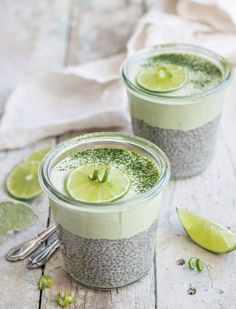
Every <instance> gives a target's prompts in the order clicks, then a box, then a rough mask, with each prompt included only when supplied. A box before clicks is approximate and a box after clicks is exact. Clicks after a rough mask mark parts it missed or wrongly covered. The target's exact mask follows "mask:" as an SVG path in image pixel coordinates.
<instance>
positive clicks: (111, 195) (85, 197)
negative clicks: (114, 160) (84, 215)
mask: <svg viewBox="0 0 236 309" xmlns="http://www.w3.org/2000/svg"><path fill="white" fill-rule="evenodd" d="M106 169H107V166H106V165H105V164H86V165H83V166H80V167H78V168H77V169H75V170H74V171H72V172H71V174H70V175H69V177H68V179H67V183H66V188H67V191H68V193H69V195H70V196H71V197H72V198H74V199H75V200H79V201H83V202H92V203H102V202H103V203H104V202H112V201H115V200H117V199H119V198H121V197H122V196H124V195H125V194H126V193H127V192H128V190H129V188H130V179H129V177H128V176H127V175H126V174H125V173H124V172H122V171H120V170H119V169H117V168H110V169H109V173H108V177H107V179H105V178H106V177H104V175H105V171H106ZM97 171H99V172H98V173H97ZM97 174H100V175H101V177H99V175H97ZM93 176H94V177H93ZM96 176H98V177H96ZM99 179H100V180H99ZM104 179H105V181H103V180H104Z"/></svg>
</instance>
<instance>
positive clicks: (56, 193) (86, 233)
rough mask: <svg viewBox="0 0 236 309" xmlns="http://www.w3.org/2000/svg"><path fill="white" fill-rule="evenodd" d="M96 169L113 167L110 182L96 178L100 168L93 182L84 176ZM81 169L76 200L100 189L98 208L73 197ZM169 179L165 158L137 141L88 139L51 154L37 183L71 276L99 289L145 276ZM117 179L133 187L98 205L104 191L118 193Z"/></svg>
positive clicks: (104, 136)
mask: <svg viewBox="0 0 236 309" xmlns="http://www.w3.org/2000/svg"><path fill="white" fill-rule="evenodd" d="M98 164H99V166H103V165H105V166H109V171H108V176H107V177H108V178H107V179H105V181H103V180H104V177H102V178H98V179H96V180H95V175H96V174H97V172H96V171H97V170H94V173H93V175H92V176H91V175H89V174H88V175H87V174H86V175H85V174H84V173H85V172H84V168H85V167H89V168H91V166H98ZM81 169H82V171H83V177H85V178H86V179H85V182H84V181H81V180H80V182H78V183H76V188H77V187H78V188H79V193H78V194H79V196H86V199H89V197H91V194H90V193H89V192H92V196H93V197H94V191H93V190H94V188H98V190H99V191H98V192H99V195H98V196H99V198H100V199H98V200H97V201H96V202H91V201H90V202H86V201H85V200H83V201H82V200H78V199H76V198H74V196H73V197H72V191H71V187H70V186H69V185H68V184H70V180H71V177H72V176H74V175H75V173H78V172H79V173H80V171H81ZM118 170H119V172H121V173H120V174H117V171H118ZM114 173H115V174H114ZM169 174H170V170H169V163H168V160H167V158H166V156H165V155H164V153H163V152H162V151H161V150H160V149H159V148H158V147H156V146H155V145H154V144H152V143H150V142H148V141H146V140H144V139H141V138H138V137H131V136H128V135H122V134H116V133H94V134H87V135H83V136H80V137H78V138H75V139H72V140H68V141H66V142H64V143H63V144H60V145H58V146H57V147H56V148H55V149H54V150H52V151H51V152H50V153H49V154H48V156H47V157H46V158H45V160H44V162H43V164H42V166H41V170H40V175H41V177H40V182H41V184H42V187H43V188H44V190H45V191H46V192H47V194H48V195H49V199H50V204H51V207H52V212H53V215H54V218H55V221H56V225H57V232H58V236H59V240H60V245H61V251H62V254H63V259H64V268H65V270H66V272H68V273H69V274H70V275H71V276H72V277H73V278H74V279H76V280H77V281H78V282H80V283H82V284H84V285H86V286H89V287H94V288H99V289H110V288H117V287H120V286H124V285H127V284H130V283H132V282H134V281H136V280H138V279H139V278H141V277H142V276H144V275H145V274H146V272H147V271H148V270H149V268H150V267H151V266H152V263H153V257H154V251H155V239H156V230H157V222H158V216H159V211H160V206H161V200H162V191H163V189H164V187H165V186H166V184H167V182H168V179H169ZM104 175H105V173H104ZM114 175H116V178H114V177H113V176H114ZM117 175H119V177H118V176H117ZM120 175H121V176H120ZM80 176H81V175H80ZM112 177H113V178H112ZM117 177H118V178H117ZM120 177H121V178H120ZM99 179H100V180H99ZM114 179H115V180H116V181H117V182H118V183H119V184H120V183H122V181H123V180H126V179H128V181H129V186H128V187H127V188H128V189H127V190H126V191H125V193H124V194H123V193H122V195H120V196H119V197H117V198H116V199H114V200H112V201H109V202H106V201H105V200H104V201H102V202H101V196H102V197H104V194H101V192H102V190H105V189H107V188H109V190H111V189H112V188H113V187H114V188H117V183H116V184H113V183H112V182H113V181H114ZM85 183H86V187H84V186H85ZM112 186H113V187H112ZM92 188H93V189H92ZM104 188H105V189H104ZM82 191H84V193H83V195H81V192H82ZM116 194H117V190H116ZM96 198H97V196H96Z"/></svg>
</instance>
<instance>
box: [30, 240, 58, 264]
mask: <svg viewBox="0 0 236 309" xmlns="http://www.w3.org/2000/svg"><path fill="white" fill-rule="evenodd" d="M58 248H59V240H58V239H57V238H56V239H54V240H53V241H52V242H51V243H49V244H47V245H46V247H44V248H43V249H42V250H41V251H40V252H35V253H33V254H32V255H31V256H30V257H29V259H28V261H27V268H37V267H40V266H43V265H44V264H45V263H46V262H47V261H48V260H49V258H50V257H51V256H52V254H53V253H54V252H55V251H56V250H57V249H58Z"/></svg>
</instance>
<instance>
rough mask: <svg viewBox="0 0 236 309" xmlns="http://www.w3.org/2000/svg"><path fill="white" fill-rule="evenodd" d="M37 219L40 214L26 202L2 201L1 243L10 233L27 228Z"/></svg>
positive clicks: (0, 207) (0, 209)
mask: <svg viewBox="0 0 236 309" xmlns="http://www.w3.org/2000/svg"><path fill="white" fill-rule="evenodd" d="M37 219H38V215H37V214H36V213H35V212H34V210H33V209H32V208H31V207H30V206H29V205H27V204H25V203H19V202H13V201H2V202H0V243H2V242H4V241H5V240H6V239H7V238H8V235H9V233H11V232H14V231H15V232H19V231H22V230H25V229H27V228H28V227H30V226H32V225H33V224H34V223H35V222H36V221H37Z"/></svg>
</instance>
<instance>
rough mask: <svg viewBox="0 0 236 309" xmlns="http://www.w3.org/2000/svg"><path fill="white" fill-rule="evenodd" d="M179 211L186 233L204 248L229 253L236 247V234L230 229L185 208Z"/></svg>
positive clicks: (214, 251) (178, 209)
mask: <svg viewBox="0 0 236 309" xmlns="http://www.w3.org/2000/svg"><path fill="white" fill-rule="evenodd" d="M177 213H178V216H179V219H180V221H181V223H182V225H183V227H184V229H185V231H186V233H187V234H188V235H189V237H190V238H191V239H192V240H193V241H194V242H195V243H197V244H198V245H199V246H201V247H203V248H204V249H206V250H208V251H210V252H213V253H227V252H231V251H233V250H234V249H235V248H236V235H235V234H234V233H233V232H231V231H230V230H229V229H227V228H225V227H223V226H221V225H219V224H217V223H215V222H213V221H210V220H208V219H207V218H204V217H200V216H199V215H197V214H195V213H192V212H190V211H188V210H186V209H183V208H177Z"/></svg>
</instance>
